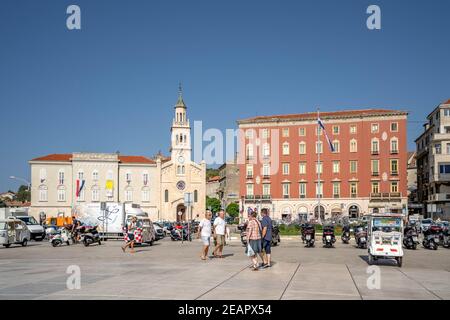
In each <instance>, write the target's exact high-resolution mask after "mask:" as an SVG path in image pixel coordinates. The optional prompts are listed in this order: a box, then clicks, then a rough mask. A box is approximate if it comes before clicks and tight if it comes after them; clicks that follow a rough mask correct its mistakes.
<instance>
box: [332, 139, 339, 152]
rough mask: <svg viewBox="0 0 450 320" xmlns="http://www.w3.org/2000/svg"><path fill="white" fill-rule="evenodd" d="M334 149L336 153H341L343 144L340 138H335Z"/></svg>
mask: <svg viewBox="0 0 450 320" xmlns="http://www.w3.org/2000/svg"><path fill="white" fill-rule="evenodd" d="M332 144H333V149H334V151H333V152H334V153H339V151H340V149H341V144H340V143H339V140H334V141H333V143H332Z"/></svg>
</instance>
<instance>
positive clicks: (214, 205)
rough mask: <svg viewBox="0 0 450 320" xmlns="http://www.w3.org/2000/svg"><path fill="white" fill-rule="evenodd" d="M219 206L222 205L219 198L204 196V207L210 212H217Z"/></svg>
mask: <svg viewBox="0 0 450 320" xmlns="http://www.w3.org/2000/svg"><path fill="white" fill-rule="evenodd" d="M221 208H222V205H221V203H220V200H219V199H216V198H210V197H208V196H206V209H209V210H211V211H212V213H217V212H218V211H219V210H220V209H221Z"/></svg>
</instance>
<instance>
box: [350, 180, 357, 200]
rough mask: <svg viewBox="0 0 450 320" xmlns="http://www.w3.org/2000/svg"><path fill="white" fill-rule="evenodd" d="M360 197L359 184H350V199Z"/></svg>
mask: <svg viewBox="0 0 450 320" xmlns="http://www.w3.org/2000/svg"><path fill="white" fill-rule="evenodd" d="M357 196H358V183H357V182H350V197H352V198H356V197H357Z"/></svg>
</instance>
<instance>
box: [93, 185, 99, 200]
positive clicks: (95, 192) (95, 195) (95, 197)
mask: <svg viewBox="0 0 450 320" xmlns="http://www.w3.org/2000/svg"><path fill="white" fill-rule="evenodd" d="M99 200H100V190H98V189H97V188H95V189H92V201H99Z"/></svg>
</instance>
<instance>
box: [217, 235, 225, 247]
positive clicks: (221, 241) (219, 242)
mask: <svg viewBox="0 0 450 320" xmlns="http://www.w3.org/2000/svg"><path fill="white" fill-rule="evenodd" d="M224 245H225V235H223V234H218V235H216V246H224Z"/></svg>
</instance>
